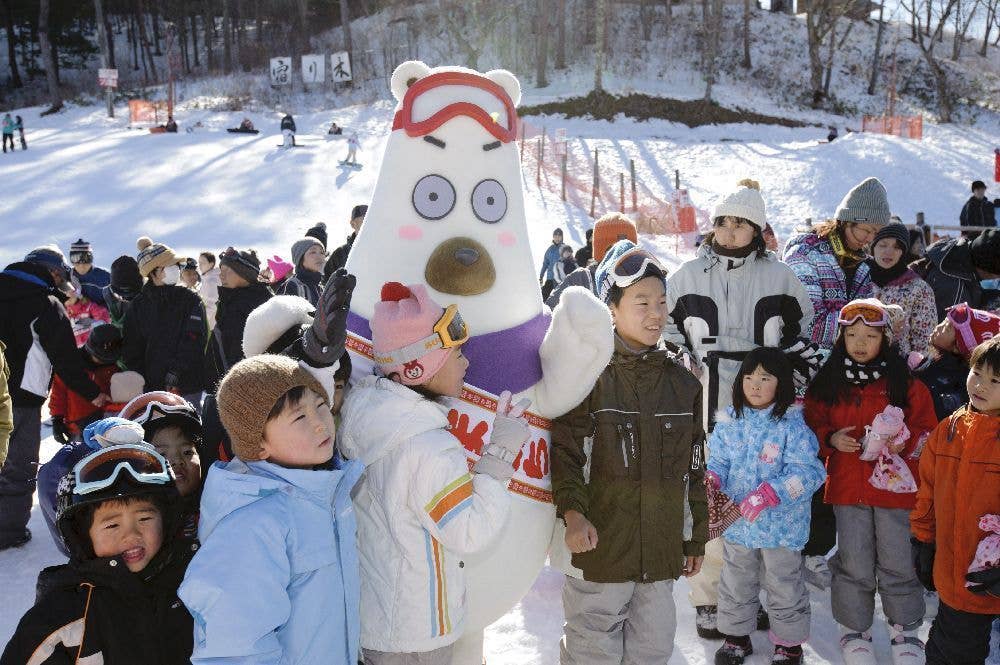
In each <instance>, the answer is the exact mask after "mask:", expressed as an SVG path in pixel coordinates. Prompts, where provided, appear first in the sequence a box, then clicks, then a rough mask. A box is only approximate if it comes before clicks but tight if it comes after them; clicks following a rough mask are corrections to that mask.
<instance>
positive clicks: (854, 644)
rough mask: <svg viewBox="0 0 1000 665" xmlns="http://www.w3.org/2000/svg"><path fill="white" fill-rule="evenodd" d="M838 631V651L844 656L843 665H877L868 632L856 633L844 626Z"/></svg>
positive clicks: (870, 636)
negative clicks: (839, 634)
mask: <svg viewBox="0 0 1000 665" xmlns="http://www.w3.org/2000/svg"><path fill="white" fill-rule="evenodd" d="M840 630H841V636H840V651H841V653H842V654H843V656H844V665H878V661H876V660H875V649H874V648H873V647H872V635H871V633H870V632H868V631H865V632H863V633H857V632H853V631H852V630H851V629H850V628H846V627H844V626H841V627H840Z"/></svg>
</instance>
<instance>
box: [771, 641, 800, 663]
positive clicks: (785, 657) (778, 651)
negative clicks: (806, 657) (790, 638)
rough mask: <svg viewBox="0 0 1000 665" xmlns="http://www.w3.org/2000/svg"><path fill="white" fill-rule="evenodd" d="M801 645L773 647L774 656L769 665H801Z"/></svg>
mask: <svg viewBox="0 0 1000 665" xmlns="http://www.w3.org/2000/svg"><path fill="white" fill-rule="evenodd" d="M801 663H802V645H801V644H800V645H799V646H794V647H786V646H782V645H780V644H778V645H775V647H774V655H773V656H771V665H801Z"/></svg>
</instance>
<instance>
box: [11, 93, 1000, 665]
mask: <svg viewBox="0 0 1000 665" xmlns="http://www.w3.org/2000/svg"><path fill="white" fill-rule="evenodd" d="M39 111H40V109H38V108H31V109H22V110H20V111H18V112H19V113H20V114H21V115H22V116H24V118H25V124H26V126H27V127H28V142H29V150H28V151H27V152H22V151H20V150H19V151H17V152H15V153H13V154H6V155H2V156H0V164H2V168H3V171H2V172H3V178H4V195H3V204H2V208H0V229H2V230H3V232H4V243H3V244H2V246H0V262H2V263H6V262H9V261H13V260H15V259H17V258H19V257H21V256H23V254H24V253H25V252H26V251H27V250H29V249H30V248H31V247H32V246H34V245H37V244H40V243H43V242H56V243H58V244H59V245H60V246H61V247H63V248H64V249H68V245H69V243H70V242H72V241H73V240H75V239H76V238H77V237H79V236H83V237H85V238H87V239H89V240H91V241H92V242H93V243H94V248H95V252H96V255H97V258H98V262H99V263H102V264H104V265H107V264H109V263H110V262H111V261H112V260H113V259H114V257H116V256H118V255H119V254H121V253H129V254H134V253H135V245H134V243H135V239H136V237H137V236H139V235H142V234H148V235H151V236H152V237H153V238H154V239H156V240H158V241H162V242H165V243H167V244H169V245H171V246H172V247H174V248H175V249H176V250H178V252H179V253H180V254H182V255H184V254H187V255H193V254H194V253H196V252H198V251H200V250H206V249H208V250H216V251H217V250H219V249H222V248H225V247H226V246H228V245H235V246H237V247H241V248H242V247H248V246H249V247H254V248H256V249H257V250H258V253H259V254H261V255H262V256H263V255H270V254H274V253H278V254H283V255H285V256H286V257H287V256H288V248H289V246H290V244H291V242H292V241H293V240H295V239H296V238H298V237H299V236H300V235H301V234H302V232H303V231H304V230H305V229H306V228H307V227H308V226H310V225H312V224H313V223H315V222H317V221H320V220H324V221H326V222H327V224H328V226H329V232H330V237H331V239H333V240H332V241H331V244H332V242H336V241H338V240H339V238H341V237H343V236H344V235H346V233H347V216H348V213H349V210H350V208H351V207H352V206H353V205H355V204H356V203H360V202H365V201H367V200H368V198H369V196H370V193H371V190H372V187H373V185H374V182H375V178H376V175H377V173H378V168H379V162H380V159H381V152H382V149H383V147H384V144H385V140H386V136H387V133H388V129H389V123H390V121H391V105H390V104H389V103H388V102H378V103H374V104H367V105H358V106H351V107H347V108H342V109H339V110H336V111H326V112H317V113H309V114H298V115H297V117H296V120H297V124H298V127H299V130H300V133H299V140H300V142H301V143H302V144H303V147H300V148H295V149H292V150H282V149H279V148H277V143H278V142H279V139H278V137H277V123H278V118H279V115H278V114H277V113H274V112H267V113H263V112H261V113H253V114H249V115H250V117H251V119H252V120H253V121H254V122H255V124H256V125H257V126H258V127H260V128H261V129H262V130H263V131H262V133H261V134H260V135H257V136H238V135H230V134H227V133H226V132H225V131H224V128H225V127H231V126H235V125H237V124H238V123H239V121H240V119H241V118H242V117H243V115H244V114H243V113H222V112H210V111H203V110H198V109H195V108H191V107H190V106H189V107H181V108H180V109H179V111H178V113H177V117H178V121H179V122H180V123H181V133H179V134H177V135H150V134H149V133H147V132H145V131H139V130H129V129H127V128H126V127H125V125H126V121H125V120H124V119H122V118H123V117H124V115H125V110H124V108H122V109H119V118H118V119H115V120H108V119H107V118H105V117H103V110H102V109H100V108H95V107H84V108H70V109H69V110H67V111H65V112H63V113H60V114H58V115H55V116H51V117H47V118H40V117H39V115H38V114H39ZM334 119H336V120H337V121H338V122H339V123H340V124H342V125H344V126H347V127H350V128H353V129H357V130H358V132H359V135H360V138H361V141H362V149H361V152H360V154H359V157H360V159H361V161H362V162H363V163H364V165H365V166H364V168H363V169H362V170H361V171H353V170H343V169H341V168H339V167H338V166H337V163H336V162H337V160H338V159H341V158H342V157H343V155H344V153H345V152H346V146H345V145H344V144H343V143H341V142H340V140H333V141H327V140H325V139H326V137H325V136H323V131H324V130H325V128H326V126H327V125H328V124H329V122H330V121H331V120H334ZM536 120H537V119H536ZM198 121H200V122H201V123H202V125H203V126H202V127H200V128H197V129H196V130H195V131H193V132H192V133H186V132H185V131H184V130H185V128H186V127H188V126H192V125H193V124H194V123H195V122H198ZM544 122H546V123H547V124H548V126H549V127H550V128H565V129H566V130H567V135H568V137H569V138H570V142H571V143H572V144H578V145H579V146H580V148H581V150H582V149H583V147H586V149H587V150H592V149H593V148H594V147H595V146H597V147H600V149H601V150H602V160H604V159H607V160H609V161H610V162H612V163H613V162H614V161H615V160H618V164H624V163H625V162H626V161H627V159H628V157H630V156H631V157H632V158H634V159H636V161H637V171H638V173H639V176H640V178H642V180H643V182H644V183H646V184H647V185H648V186H649V187H651V188H652V189H654V190H656V191H657V192H658V193H659V194H660V195H662V196H665V195H666V194H667V193H668V192H669V190H670V188H671V186H672V185H671V183H670V176H669V175H667V174H672V172H673V169H675V168H677V169H680V171H681V174H682V185H684V186H687V187H689V188H690V190H691V192H692V196H693V198H694V200H695V203H696V204H697V205H699V206H702V207H710V206H711V205H712V204H713V203H714V200H715V198H716V197H717V196H719V195H720V194H721V193H722V192H723V191H725V190H727V189H728V188H730V187H731V186H732V185H733V184H734V183H735V181H736V180H737V179H739V178H741V177H744V176H747V175H750V176H752V177H755V178H757V179H758V180H760V181H761V184H762V189H763V193H764V196H765V199H766V200H767V203H768V210H769V216H770V218H771V220H772V223H773V224H774V226H775V228H776V230H777V232H778V234H779V236H781V237H783V236H785V235H787V233H788V232H789V231H790V230H791V228H792V227H793V226H794V225H795V224H797V223H799V222H800V221H801V220H802V219H803V218H805V217H813V218H819V217H821V216H824V215H830V214H832V212H833V210H834V208H835V206H836V204H837V202H838V201H839V200H840V198H841V196H842V195H843V194H844V192H845V191H846V190H847V189H848V188H849V187H850V186H851V185H853V184H854V183H855V182H856V181H857V180H859V179H860V178H861V177H862V176H865V175H877V176H879V177H880V178H882V179H883V180H884V181H885V183H886V185H887V187H888V191H889V198H890V202H891V203H892V204H893V206H894V208H895V210H896V211H897V212H898V213H899V214H901V215H902V216H903V217H904V219H907V220H910V219H911V218H912V215H913V213H914V212H916V211H917V210H923V211H926V213H927V216H928V220H929V221H936V220H948V221H951V220H953V219H955V218H956V217H957V213H958V210H959V208H960V207H961V204H962V202H963V201H964V199H965V198H966V197H967V193H966V192H967V184H968V181H969V180H971V179H973V178H982V179H988V178H987V175H988V174H989V169H990V168H991V164H992V148H993V145H994V144H995V143H996V142H997V139H998V136H1000V131H998V127H997V125H996V124H993V125H987V124H984V123H983V122H982V121H981V122H980V124H979V125H977V126H976V127H973V128H969V127H964V128H958V127H954V126H944V127H936V126H933V125H928V126H926V129H925V139H924V140H923V141H922V142H911V141H906V140H903V139H897V138H891V137H879V136H871V135H861V134H855V135H851V136H848V137H845V138H843V139H840V140H838V141H836V142H834V143H833V144H829V145H819V144H817V139H818V138H820V134H822V133H823V132H822V131H821V130H820V129H818V128H814V127H810V128H801V129H788V128H777V127H770V126H750V125H735V126H719V127H702V128H699V129H694V130H691V129H688V128H686V127H683V126H680V125H675V124H671V123H666V122H662V121H650V122H634V121H631V120H627V119H621V118H620V119H618V121H616V122H614V123H608V122H594V121H588V120H580V119H575V120H563V119H559V118H554V117H553V118H546V119H544ZM524 187H525V192H526V197H525V198H526V205H527V218H528V223H529V231H530V234H531V242H532V250H533V253H534V256H535V257H536V260H540V257H541V254H542V251H543V249H544V247H545V246H546V245H547V244H548V242H549V237H550V233H551V229H552V228H553V227H555V226H561V227H563V228H565V229H567V234H566V239H567V240H568V241H569V242H570V243H571V244H573V245H574V246H579V245H580V244H582V242H583V233H584V230H585V229H586V228H587V227H588V226H589V225H590V223H591V221H590V220H589V218H588V217H587V215H586V213H585V212H584V211H582V210H580V209H577V208H574V207H572V206H569V205H566V204H563V203H562V202H561V201H560V200H559V198H558V196H553V195H551V194H542V193H540V192H539V191H538V190H537V189H536V188H535V186H534V180H533V179H532V178H528V177H526V178H525V179H524ZM994 191H995V190H994ZM994 191H991V194H993V195H996V194H994ZM643 243H644V244H646V245H647V246H649V247H651V248H653V249H655V250H656V251H657V252H658V253H659V254H660V255H661V256H662V257H663V258H664V260H665V261H666V262H667V263H668V264H670V265H676V263H677V262H678V261H679V260H681V259H683V258H684V251H685V250H684V246H683V245H682V244H678V243H675V242H674V240H672V239H668V238H655V239H654V238H649V237H644V238H643ZM678 248H679V249H680V253H679V254H678V253H677V250H678ZM48 434H49V431H48V430H47V429H46V428H43V435H46V436H47V435H48ZM55 448H56V446H55V444H54V442H53V441H52V439H51V438H48V439H46V440H45V443H44V446H43V454H42V459H43V460H44V459H46V458H47V457H48V456H50V455H51V454H52V453H53V452H54V450H55ZM31 528H32V530H33V531H34V534H35V538H34V540H33V541H32V542H31V543H29V544H28V545H27V546H26V547H24V548H22V549H18V550H13V551H7V552H3V553H0V587H2V588H3V589H5V591H6V594H5V598H6V599H7V602H6V604H5V607H4V608H3V610H0V643H4V642H5V641H6V639H7V638H8V636H9V635H10V634H11V632H12V631H13V629H14V626H15V625H16V622H17V620H18V618H19V617H20V615H21V613H22V612H23V611H24V609H26V608H27V607H28V606H30V605H31V602H32V599H33V594H34V579H35V575H36V573H37V570H38V569H39V568H40V567H41V566H43V565H46V564H48V563H52V562H55V561H57V560H58V555H57V554H56V552H55V549H54V546H53V545H52V543H51V542H50V541H49V537H48V534H47V533H46V531H45V529H44V526H43V525H42V522H41V516H40V514H38V510H37V508H36V510H35V513H34V514H33V518H32V523H31ZM560 586H561V578H560V577H559V575H558V574H556V573H555V572H554V571H552V570H549V569H546V570H545V571H544V572H543V574H542V575H541V576H540V578H539V579H538V581H537V583H536V584H535V587H534V589H533V590H532V591H531V593H530V594H529V595H528V597H526V598H525V599H524V601H523V602H522V603H520V604H519V605H518V606H517V607H515V608H514V609H513V610H512V611H511V612H510V613H509V614H508V615H506V616H505V617H503V618H502V619H501V620H500V621H498V622H497V623H496V624H495V625H494V626H492V627H491V628H490V629H489V631H488V634H487V650H488V654H489V656H490V660H489V662H490V665H506V664H511V665H513V664H515V663H516V664H517V665H551V664H552V663H555V662H556V661H557V654H558V648H557V641H558V638H559V635H560V634H561V622H562V610H561V599H560ZM686 591H687V587H686V584H685V583H684V582H683V581H681V582H680V583H678V584H677V586H676V589H675V598H676V600H677V606H678V617H679V629H678V635H677V649H678V650H677V653H676V654H675V656H674V658H673V659H672V660H671V662H672V663H689V664H692V665H694V664H700V663H706V662H711V656H712V653H713V652H714V650H715V649H716V648H717V644H710V643H704V642H701V641H700V640H698V639H697V638H696V637H695V636H694V635H695V633H694V617H693V611H692V610H691V608H690V607H689V605H688V603H687V601H686ZM829 605H830V601H829V595H828V594H827V593H814V595H813V597H812V609H813V637H812V640H811V642H810V643H809V645H807V648H806V653H807V658H808V659H809V662H811V663H832V662H839V650H838V647H837V645H836V638H837V635H836V626H835V625H834V622H833V620H832V618H831V616H830V610H829ZM926 630H927V629H926V627H925V629H924V633H925V634H926ZM876 636H877V640H878V644H879V649H880V659H882V660H883V662H885V661H887V660H888V658H889V651H888V646H887V643H886V639H887V638H886V629H885V627H884V625H883V624H877V628H876ZM755 642H756V647H757V650H758V653H759V654H761V655H758V656H755V657H754V659H755V660H752V661H751V662H759V663H763V662H765V661H766V660H767V656H766V654H768V653H769V648H768V646H767V644H766V638H765V636H764V635H763V634H758V635H756V636H755Z"/></svg>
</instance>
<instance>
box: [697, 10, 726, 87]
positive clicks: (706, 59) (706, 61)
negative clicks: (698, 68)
mask: <svg viewBox="0 0 1000 665" xmlns="http://www.w3.org/2000/svg"><path fill="white" fill-rule="evenodd" d="M722 9H723V0H701V15H702V35H703V36H704V38H703V42H702V66H703V68H704V72H705V96H704V100H705V101H706V102H710V101H712V88H713V87H714V86H715V75H716V71H717V66H716V65H717V62H716V61H717V60H718V56H719V35H720V33H721V32H722Z"/></svg>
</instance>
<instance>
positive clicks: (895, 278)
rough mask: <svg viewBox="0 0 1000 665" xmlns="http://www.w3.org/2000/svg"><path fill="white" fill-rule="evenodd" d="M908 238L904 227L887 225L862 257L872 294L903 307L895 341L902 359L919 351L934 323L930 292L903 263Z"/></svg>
mask: <svg viewBox="0 0 1000 665" xmlns="http://www.w3.org/2000/svg"><path fill="white" fill-rule="evenodd" d="M909 240H910V233H909V231H908V230H907V228H906V227H905V226H903V225H902V224H899V223H895V222H894V223H892V224H887V225H885V226H883V227H882V228H881V229H879V230H878V233H876V234H875V240H874V242H873V243H872V256H871V257H869V258H868V259H867V260H866V262H867V263H868V269H869V271H871V276H872V282H873V289H874V292H875V297H876V298H878V299H879V300H880V301H881V302H883V303H885V304H886V305H899V306H900V307H901V308H902V309H903V317H904V318H903V321H902V322H901V324H900V326H899V331H898V335H897V336H896V344H897V345H898V346H899V352H900V354H902V356H903V357H904V358H905V357H906V356H907V355H908V354H909V353H910V351H920V352H923V350H924V349H926V348H927V345H928V344H929V343H930V340H931V333H932V332H933V331H934V326H936V325H937V310H936V309H935V307H934V291H932V290H931V287H930V285H929V284H927V282H925V281H924V280H923V279H921V278H920V275H918V274H917V273H915V272H914V271H913V270H911V269H910V268H909V267H908V266H907V265H906V256H907V253H908V252H909V249H910V248H909V245H908V243H909Z"/></svg>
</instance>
